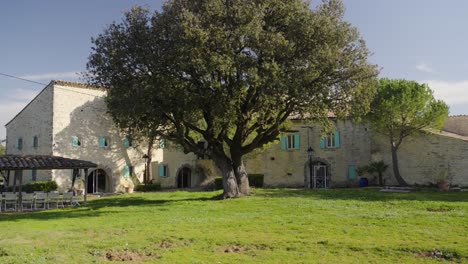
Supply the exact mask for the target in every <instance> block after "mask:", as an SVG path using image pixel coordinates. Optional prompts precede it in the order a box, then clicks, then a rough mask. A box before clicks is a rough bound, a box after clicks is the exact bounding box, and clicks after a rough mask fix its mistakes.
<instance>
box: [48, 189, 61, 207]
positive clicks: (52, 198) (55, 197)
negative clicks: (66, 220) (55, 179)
mask: <svg viewBox="0 0 468 264" xmlns="http://www.w3.org/2000/svg"><path fill="white" fill-rule="evenodd" d="M59 202H60V197H59V193H58V192H49V193H48V194H47V208H49V209H51V208H52V206H53V205H55V207H54V208H58V207H59Z"/></svg>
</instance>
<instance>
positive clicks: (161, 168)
mask: <svg viewBox="0 0 468 264" xmlns="http://www.w3.org/2000/svg"><path fill="white" fill-rule="evenodd" d="M159 177H166V175H165V173H164V165H159Z"/></svg>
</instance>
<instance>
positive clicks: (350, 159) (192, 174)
mask: <svg viewBox="0 0 468 264" xmlns="http://www.w3.org/2000/svg"><path fill="white" fill-rule="evenodd" d="M105 96H106V91H105V90H103V89H100V88H96V87H90V86H87V85H84V84H78V83H68V82H61V81H52V82H51V83H50V84H49V85H48V86H47V87H46V88H45V89H44V90H43V91H42V92H41V93H40V94H39V95H38V96H37V97H36V98H35V99H34V100H33V101H32V102H31V103H30V104H28V105H27V106H26V107H25V108H24V109H23V110H22V111H21V112H20V113H19V114H18V115H17V116H16V117H15V118H14V119H13V120H12V121H10V122H9V123H8V124H7V125H6V127H7V153H8V154H43V155H55V156H63V157H67V158H75V159H83V160H89V161H92V162H94V163H97V164H99V168H98V169H97V170H95V171H94V172H93V171H91V172H90V174H89V176H90V180H89V181H88V183H87V184H86V186H85V185H84V183H83V182H82V181H79V182H78V185H81V188H85V187H86V188H88V191H89V192H122V191H124V190H125V188H126V187H131V186H133V181H134V180H132V177H130V174H132V172H133V175H135V176H136V177H137V178H138V179H139V180H140V181H141V180H142V177H143V173H144V169H145V162H144V159H143V158H142V157H143V155H144V154H145V151H146V149H147V146H146V143H144V142H133V146H127V145H126V144H125V135H123V134H122V133H121V132H120V131H119V130H118V129H117V128H116V127H115V125H114V123H113V121H112V119H111V117H110V115H108V114H107V109H106V105H105ZM449 122H450V119H449ZM448 124H449V123H448ZM456 124H457V126H456V127H458V128H457V129H452V132H454V131H458V132H459V135H455V134H451V133H436V134H434V133H432V134H430V133H420V134H419V135H415V136H412V137H410V138H408V139H406V140H405V142H404V143H403V144H402V145H401V147H400V150H399V158H400V171H401V174H402V176H403V177H404V178H405V179H406V180H407V181H408V182H409V183H410V184H428V183H434V182H435V181H436V180H437V178H439V177H440V176H441V175H446V176H447V177H449V178H450V179H452V183H453V184H458V185H468V137H465V136H463V133H464V132H463V131H465V129H466V128H468V120H467V121H466V122H465V121H464V119H462V120H457V122H456ZM335 126H336V131H334V132H333V133H331V134H329V135H325V136H324V135H322V134H321V128H320V126H319V125H317V124H310V123H306V122H304V121H301V120H293V126H292V128H291V130H290V131H288V132H287V133H284V134H283V135H282V136H281V139H280V140H278V142H273V143H271V145H270V146H269V147H268V148H266V149H265V150H263V151H262V152H256V153H252V154H249V155H248V157H246V161H245V163H246V168H247V170H248V172H249V173H260V174H264V184H265V186H271V187H301V188H302V187H305V188H313V187H327V188H328V187H346V186H356V185H357V184H358V180H359V177H360V176H359V175H357V171H356V170H357V168H358V167H360V166H364V165H368V164H369V163H370V162H372V161H380V160H383V161H384V162H385V163H386V164H389V165H391V155H390V146H389V142H388V139H386V138H385V137H383V136H381V135H379V134H376V133H373V132H372V131H371V130H370V128H369V126H367V125H366V124H356V123H353V122H350V121H347V122H343V121H338V122H336V121H335ZM446 127H447V126H446ZM449 127H453V126H452V125H450V126H449ZM460 131H461V132H460ZM35 136H36V137H37V138H38V145H37V146H33V144H32V141H33V138H34V137H35ZM18 138H22V139H23V147H22V149H18V147H17V139H18ZM101 140H103V141H102V142H101ZM78 141H79V146H77V144H76V143H77V142H78ZM104 141H105V145H102V144H101V143H103V142H104ZM164 145H165V146H164V147H163V145H162V144H160V142H159V141H156V144H155V147H154V150H153V156H152V164H151V167H150V168H149V169H150V171H151V175H152V181H153V182H157V183H160V184H161V186H162V187H163V188H173V187H180V188H191V187H196V186H199V185H203V184H205V183H206V182H207V181H209V179H211V178H212V177H214V176H217V175H219V172H218V170H217V169H216V168H215V167H214V166H213V164H212V162H211V161H209V160H199V159H197V157H196V156H195V155H193V154H184V153H183V152H182V151H181V150H180V148H179V147H178V146H176V145H173V144H171V143H167V142H166V144H164ZM309 147H310V148H312V149H313V150H314V153H313V156H312V163H309V157H308V154H307V150H308V148H309ZM130 168H131V169H130ZM26 173H30V172H26ZM365 176H366V177H368V178H370V180H371V181H375V179H374V178H373V177H374V176H370V175H365ZM384 177H385V181H386V183H387V184H394V183H395V180H394V178H393V173H392V170H391V168H389V169H388V170H387V171H386V172H385V175H384ZM50 178H52V179H54V180H55V181H57V183H58V184H59V186H60V187H61V189H66V188H69V187H70V184H71V178H72V175H71V172H70V171H53V172H52V173H51V172H47V171H44V172H38V174H37V180H45V179H50ZM82 178H83V177H82ZM28 180H31V177H25V182H27V181H28Z"/></svg>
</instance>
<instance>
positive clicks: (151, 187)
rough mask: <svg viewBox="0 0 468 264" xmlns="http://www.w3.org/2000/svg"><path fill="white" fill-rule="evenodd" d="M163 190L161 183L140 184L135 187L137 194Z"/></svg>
mask: <svg viewBox="0 0 468 264" xmlns="http://www.w3.org/2000/svg"><path fill="white" fill-rule="evenodd" d="M159 190H161V184H160V183H153V184H148V185H144V184H138V185H137V186H136V187H135V191H137V192H154V191H159Z"/></svg>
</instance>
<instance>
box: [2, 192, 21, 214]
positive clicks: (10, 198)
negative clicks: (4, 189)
mask: <svg viewBox="0 0 468 264" xmlns="http://www.w3.org/2000/svg"><path fill="white" fill-rule="evenodd" d="M3 200H4V205H5V211H16V210H17V206H18V194H16V193H4V198H3Z"/></svg>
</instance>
